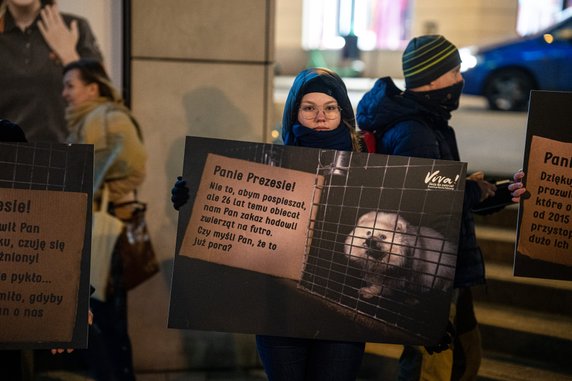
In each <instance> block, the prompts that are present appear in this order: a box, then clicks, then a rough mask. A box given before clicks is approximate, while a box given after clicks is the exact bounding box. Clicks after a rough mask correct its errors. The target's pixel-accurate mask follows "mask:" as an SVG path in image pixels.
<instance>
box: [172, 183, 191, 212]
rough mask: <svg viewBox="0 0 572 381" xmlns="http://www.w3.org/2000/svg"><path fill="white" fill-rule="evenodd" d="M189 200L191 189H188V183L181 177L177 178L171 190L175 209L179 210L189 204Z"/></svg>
mask: <svg viewBox="0 0 572 381" xmlns="http://www.w3.org/2000/svg"><path fill="white" fill-rule="evenodd" d="M188 200H189V188H187V182H186V181H185V180H183V178H182V177H181V176H177V181H176V182H175V185H174V186H173V189H171V202H172V203H173V208H175V209H176V210H179V208H180V207H181V206H183V205H185V204H186V203H187V201H188Z"/></svg>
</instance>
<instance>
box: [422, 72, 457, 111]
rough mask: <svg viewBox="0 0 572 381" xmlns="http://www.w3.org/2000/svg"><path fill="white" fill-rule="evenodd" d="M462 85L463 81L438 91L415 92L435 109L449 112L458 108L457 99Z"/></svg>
mask: <svg viewBox="0 0 572 381" xmlns="http://www.w3.org/2000/svg"><path fill="white" fill-rule="evenodd" d="M464 85H465V81H464V80H463V81H460V82H457V83H455V84H454V85H452V86H449V87H444V88H442V89H439V90H432V91H421V92H416V95H417V96H420V97H422V98H423V99H424V100H425V102H427V103H429V104H431V105H433V106H435V107H440V108H442V109H443V110H445V111H447V112H451V111H453V110H456V109H458V108H459V99H460V98H461V92H462V91H463V86H464Z"/></svg>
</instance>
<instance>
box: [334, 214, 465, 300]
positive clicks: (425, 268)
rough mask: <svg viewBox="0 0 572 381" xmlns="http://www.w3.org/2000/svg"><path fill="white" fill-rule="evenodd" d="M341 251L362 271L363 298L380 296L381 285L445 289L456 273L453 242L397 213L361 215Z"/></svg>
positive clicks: (396, 287)
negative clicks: (408, 220)
mask: <svg viewBox="0 0 572 381" xmlns="http://www.w3.org/2000/svg"><path fill="white" fill-rule="evenodd" d="M344 253H345V255H346V256H347V257H348V258H349V259H350V260H351V261H353V262H354V263H355V264H357V265H358V266H359V267H361V269H363V271H364V281H365V283H366V286H365V287H362V288H361V289H360V290H359V295H360V296H362V297H363V298H364V299H371V298H373V297H375V296H377V295H379V294H380V293H381V292H382V289H383V287H384V286H385V287H387V288H388V289H389V290H391V289H405V288H408V289H413V288H414V289H417V290H428V289H439V290H441V291H445V290H447V289H448V288H449V287H451V284H452V279H453V277H454V272H455V268H454V265H455V263H454V260H455V256H454V253H455V248H454V247H453V245H452V244H451V243H449V242H448V241H446V240H445V239H444V238H443V236H442V235H441V234H440V233H438V232H437V231H435V230H433V229H431V228H428V227H423V226H422V227H416V226H411V225H410V224H409V223H408V222H407V221H406V220H405V219H404V218H403V217H402V216H400V215H398V214H396V213H384V212H376V211H372V212H368V213H366V214H364V215H362V216H361V217H360V218H359V219H358V222H357V224H356V227H355V228H354V229H353V230H352V231H351V232H350V233H349V234H348V236H347V238H346V240H345V246H344ZM442 253H446V255H442Z"/></svg>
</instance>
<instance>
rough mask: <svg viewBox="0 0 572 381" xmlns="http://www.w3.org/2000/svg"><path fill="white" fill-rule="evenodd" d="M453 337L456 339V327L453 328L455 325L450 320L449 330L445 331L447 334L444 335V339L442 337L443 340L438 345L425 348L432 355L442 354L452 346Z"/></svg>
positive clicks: (448, 323)
mask: <svg viewBox="0 0 572 381" xmlns="http://www.w3.org/2000/svg"><path fill="white" fill-rule="evenodd" d="M453 337H455V327H453V323H451V321H450V320H449V321H448V322H447V329H446V330H445V334H444V335H443V337H441V339H440V340H439V342H438V343H437V344H435V345H427V346H425V350H426V351H427V353H429V354H430V355H432V354H433V353H441V352H443V351H446V350H447V349H449V347H450V346H451V343H452V342H453Z"/></svg>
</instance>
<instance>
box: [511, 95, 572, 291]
mask: <svg viewBox="0 0 572 381" xmlns="http://www.w3.org/2000/svg"><path fill="white" fill-rule="evenodd" d="M571 104H572V93H570V92H547V91H533V92H532V94H531V100H530V108H529V114H528V125H527V131H526V146H525V152H524V170H525V172H526V179H525V181H526V189H527V190H528V192H529V193H530V196H531V197H530V198H528V199H525V200H522V201H521V205H520V209H519V216H518V229H517V246H516V250H515V265H514V274H515V275H520V276H529V277H540V278H551V279H564V280H566V279H567V280H571V279H572V129H571V128H570V120H571V119H572V109H571V108H570V105H571Z"/></svg>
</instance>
